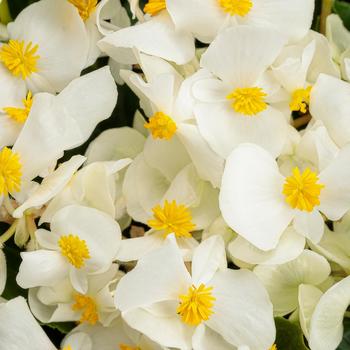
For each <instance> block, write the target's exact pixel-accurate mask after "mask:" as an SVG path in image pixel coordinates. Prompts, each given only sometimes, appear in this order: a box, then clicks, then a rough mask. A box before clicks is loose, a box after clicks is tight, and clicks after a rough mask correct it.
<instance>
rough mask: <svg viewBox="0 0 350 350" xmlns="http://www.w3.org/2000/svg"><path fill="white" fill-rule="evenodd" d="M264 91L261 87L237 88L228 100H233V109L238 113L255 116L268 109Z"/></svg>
mask: <svg viewBox="0 0 350 350" xmlns="http://www.w3.org/2000/svg"><path fill="white" fill-rule="evenodd" d="M266 96H267V95H266V94H265V92H264V90H263V89H261V88H259V87H252V88H237V89H236V90H234V91H233V92H231V93H230V94H229V95H227V97H226V98H227V99H228V100H233V102H232V107H233V109H234V110H235V111H236V112H237V113H241V114H244V115H246V116H253V115H256V114H258V113H260V112H262V111H264V110H265V109H266V108H267V104H266V102H265V97H266Z"/></svg>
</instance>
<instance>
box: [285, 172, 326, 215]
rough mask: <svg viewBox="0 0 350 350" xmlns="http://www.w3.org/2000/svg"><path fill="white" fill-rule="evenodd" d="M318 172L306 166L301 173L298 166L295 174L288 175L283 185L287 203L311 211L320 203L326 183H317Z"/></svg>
mask: <svg viewBox="0 0 350 350" xmlns="http://www.w3.org/2000/svg"><path fill="white" fill-rule="evenodd" d="M318 180H319V178H318V176H317V175H316V173H314V172H313V171H311V170H310V169H309V168H306V169H305V170H304V172H303V173H302V174H301V173H300V170H299V169H298V168H294V169H293V175H292V176H290V177H287V178H286V180H285V183H284V186H283V194H284V195H285V197H286V201H287V203H288V204H289V205H290V206H291V207H292V208H294V209H299V210H305V211H308V212H311V211H312V210H313V209H314V207H315V206H317V205H319V204H320V193H321V190H322V188H324V185H322V184H319V183H317V182H318Z"/></svg>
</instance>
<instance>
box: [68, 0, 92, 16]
mask: <svg viewBox="0 0 350 350" xmlns="http://www.w3.org/2000/svg"><path fill="white" fill-rule="evenodd" d="M68 1H69V2H70V3H71V4H73V5H74V6H75V7H76V8H77V9H78V11H79V15H80V17H81V18H82V19H83V21H86V20H87V19H89V18H90V16H91V14H92V13H93V12H94V11H95V9H96V6H97V2H98V1H97V0H68Z"/></svg>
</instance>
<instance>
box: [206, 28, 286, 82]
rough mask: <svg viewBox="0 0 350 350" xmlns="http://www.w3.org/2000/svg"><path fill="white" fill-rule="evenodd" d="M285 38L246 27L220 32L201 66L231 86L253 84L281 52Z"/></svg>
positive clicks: (269, 30) (268, 31) (261, 29)
mask: <svg viewBox="0 0 350 350" xmlns="http://www.w3.org/2000/svg"><path fill="white" fill-rule="evenodd" d="M284 42H285V41H284V38H283V37H282V36H280V34H279V33H278V32H276V31H274V30H273V29H269V28H267V27H265V28H255V27H248V26H238V27H232V28H229V29H226V30H224V31H223V32H221V33H220V34H219V35H218V36H217V37H216V39H215V40H214V41H213V42H212V44H211V45H210V46H209V48H208V50H207V51H206V52H205V53H204V54H203V56H202V59H201V66H202V67H204V68H206V69H208V70H209V71H211V72H212V73H214V74H215V75H216V76H217V77H219V78H220V79H221V80H223V81H225V82H228V83H231V84H232V88H234V87H252V86H254V84H255V82H256V81H257V80H258V78H259V77H260V75H261V74H262V73H263V72H264V71H265V70H266V69H267V68H268V67H269V66H270V65H271V64H272V63H273V61H274V60H275V59H276V57H277V55H278V54H279V52H280V51H281V49H282V47H283V44H284Z"/></svg>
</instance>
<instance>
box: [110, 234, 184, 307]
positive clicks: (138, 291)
mask: <svg viewBox="0 0 350 350" xmlns="http://www.w3.org/2000/svg"><path fill="white" fill-rule="evenodd" d="M190 284H191V282H190V275H189V273H188V272H187V270H186V268H185V265H184V263H183V260H182V256H181V254H180V251H179V249H178V247H177V246H176V245H175V244H174V243H173V242H172V241H170V240H169V241H168V242H167V243H166V244H164V245H163V246H162V247H161V248H159V249H157V250H154V251H153V252H151V253H150V254H148V255H146V256H144V257H142V258H141V259H140V260H139V261H138V263H137V265H136V267H135V268H134V269H133V270H132V271H130V272H129V273H128V274H126V275H125V276H124V277H123V278H122V279H121V280H120V281H119V283H118V286H117V290H116V294H115V303H116V306H117V307H118V309H120V310H121V311H128V310H131V309H134V308H138V307H142V306H148V305H151V304H154V303H157V302H160V301H167V300H178V298H179V295H180V294H181V293H183V292H184V291H186V290H187V288H188V286H189V285H190Z"/></svg>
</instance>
